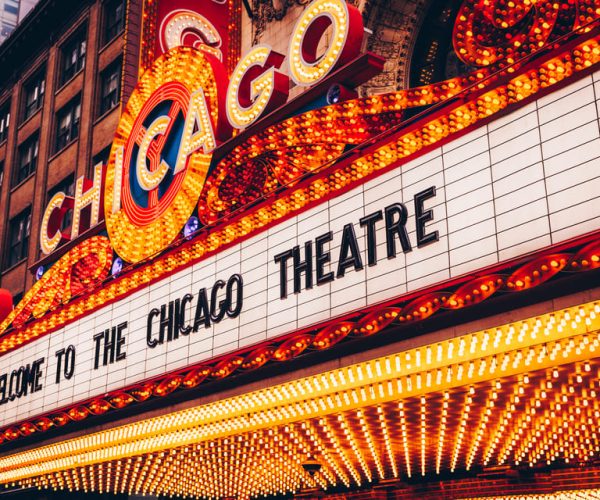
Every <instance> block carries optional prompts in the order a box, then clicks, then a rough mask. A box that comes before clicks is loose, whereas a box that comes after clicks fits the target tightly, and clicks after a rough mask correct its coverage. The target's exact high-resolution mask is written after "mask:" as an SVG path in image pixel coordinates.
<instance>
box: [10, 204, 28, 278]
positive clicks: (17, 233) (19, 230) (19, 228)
mask: <svg viewBox="0 0 600 500" xmlns="http://www.w3.org/2000/svg"><path fill="white" fill-rule="evenodd" d="M30 231H31V207H28V208H26V209H25V210H23V212H21V213H20V214H19V215H17V216H16V217H13V218H12V219H11V220H10V222H9V225H8V241H7V245H6V246H7V247H8V248H7V250H8V251H7V252H6V254H5V255H6V257H5V259H4V268H5V269H8V268H9V267H12V266H14V265H15V264H17V263H18V262H21V261H22V260H23V259H26V258H27V250H28V247H29V233H30Z"/></svg>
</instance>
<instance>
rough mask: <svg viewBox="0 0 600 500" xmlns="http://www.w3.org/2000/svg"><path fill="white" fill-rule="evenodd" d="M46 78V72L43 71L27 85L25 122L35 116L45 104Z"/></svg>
mask: <svg viewBox="0 0 600 500" xmlns="http://www.w3.org/2000/svg"><path fill="white" fill-rule="evenodd" d="M45 76H46V75H45V70H42V71H40V72H39V73H38V74H36V75H35V76H34V77H33V78H32V79H31V80H29V81H28V82H27V83H26V84H25V106H24V107H25V109H24V113H23V119H24V120H27V118H29V117H30V116H31V115H33V114H34V113H35V112H36V111H37V110H38V109H40V108H41V107H42V104H43V103H44V92H45V90H46V78H45Z"/></svg>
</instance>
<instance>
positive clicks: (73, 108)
mask: <svg viewBox="0 0 600 500" xmlns="http://www.w3.org/2000/svg"><path fill="white" fill-rule="evenodd" d="M80 118H81V96H77V97H76V98H75V99H73V100H72V101H70V102H69V103H67V105H66V106H65V107H64V108H62V109H61V110H60V111H59V112H58V113H57V114H56V145H55V148H54V152H55V153H56V152H58V151H60V150H61V149H63V148H64V147H65V146H66V145H67V144H70V143H71V142H72V141H74V140H75V139H77V136H78V135H79V120H80Z"/></svg>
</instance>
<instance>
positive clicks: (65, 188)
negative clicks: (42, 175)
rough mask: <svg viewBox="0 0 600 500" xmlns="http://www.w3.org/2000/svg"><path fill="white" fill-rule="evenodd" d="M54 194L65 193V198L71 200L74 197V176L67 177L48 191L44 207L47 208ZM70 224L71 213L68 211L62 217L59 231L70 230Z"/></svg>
mask: <svg viewBox="0 0 600 500" xmlns="http://www.w3.org/2000/svg"><path fill="white" fill-rule="evenodd" d="M56 193H65V194H66V195H67V196H70V197H71V198H73V197H74V196H75V175H74V174H71V175H69V176H68V177H66V178H65V179H63V180H62V181H60V182H59V183H58V184H57V185H56V186H54V187H53V188H52V189H51V190H50V191H48V199H47V200H46V206H48V203H49V202H50V199H51V198H52V197H53V196H54V195H55V194H56ZM71 222H73V211H72V210H69V211H68V212H67V213H66V214H65V216H64V217H63V220H62V224H61V226H60V230H61V231H65V230H67V229H68V228H70V227H71Z"/></svg>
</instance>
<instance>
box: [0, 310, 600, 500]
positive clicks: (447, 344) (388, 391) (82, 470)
mask: <svg viewBox="0 0 600 500" xmlns="http://www.w3.org/2000/svg"><path fill="white" fill-rule="evenodd" d="M599 354H600V302H599V301H594V302H584V303H580V304H579V305H576V306H573V307H568V308H564V309H558V310H555V311H551V312H547V313H545V314H540V315H537V316H530V317H527V318H525V319H522V320H519V321H514V322H512V323H507V324H498V325H497V326H495V327H492V328H487V329H486V330H480V331H474V332H472V333H468V334H466V335H462V336H458V337H454V338H449V339H447V340H440V341H436V342H434V343H429V344H428V345H424V346H419V347H414V348H412V349H407V350H402V352H400V353H398V354H394V353H392V354H389V355H386V356H383V357H379V358H376V359H372V360H370V361H365V362H360V363H358V364H353V365H348V366H344V367H340V368H338V369H335V370H331V371H328V372H323V373H320V374H318V375H312V376H309V377H304V378H298V379H296V380H292V381H290V382H286V383H283V384H280V385H275V386H271V387H267V388H264V389H261V390H257V391H254V392H247V393H244V394H240V395H237V396H233V397H230V398H228V399H223V400H219V401H216V402H211V403H208V404H203V405H201V406H195V407H192V408H188V409H185V410H181V411H177V412H173V413H168V414H165V415H161V416H158V417H154V418H150V419H143V420H140V421H137V422H132V423H129V424H126V425H123V426H120V427H115V428H111V429H108V430H102V431H100V432H96V433H94V434H88V435H85V436H81V437H77V438H74V439H69V440H66V441H63V442H57V443H55V444H51V445H47V446H43V447H40V448H34V449H31V450H28V451H24V452H20V453H16V454H13V455H11V456H6V457H3V458H2V459H0V471H1V472H0V480H1V482H2V483H5V484H7V485H9V484H13V485H14V486H17V485H18V486H24V487H40V488H54V489H59V490H60V489H64V490H77V491H97V492H115V493H117V492H129V493H142V494H153V495H158V494H162V495H180V496H184V497H185V496H186V495H187V496H191V497H203V498H204V497H209V498H210V497H212V498H214V497H220V498H223V497H237V498H248V497H256V496H259V495H261V496H262V495H274V494H283V493H290V492H296V493H300V492H302V491H303V490H307V489H311V488H319V490H320V491H329V492H333V491H340V490H357V489H362V488H366V489H370V488H373V487H380V488H384V489H385V488H393V489H397V490H398V493H397V494H401V493H402V491H405V492H406V495H408V497H410V495H411V494H415V492H416V491H417V490H418V489H419V488H421V489H422V490H423V491H422V493H423V494H426V493H427V491H429V490H430V493H431V495H432V496H431V498H439V495H440V494H441V493H440V491H441V490H436V488H439V485H440V484H442V483H440V481H445V482H447V481H451V483H449V484H450V485H452V486H447V487H446V488H450V489H452V488H458V490H456V491H454V490H453V491H454V493H452V497H453V498H454V497H456V495H457V494H460V496H463V495H464V497H473V496H481V494H482V493H483V491H484V490H482V489H481V488H482V487H483V486H482V485H486V484H488V485H489V484H492V483H493V484H503V483H506V484H507V485H509V486H510V485H512V486H510V488H509V489H506V488H508V486H507V487H506V488H504V487H503V490H502V491H503V492H507V494H508V492H513V491H514V492H515V494H517V493H518V492H519V491H521V492H523V491H525V492H529V493H532V492H534V491H537V492H538V493H548V492H550V491H559V490H560V491H563V490H576V489H578V488H581V487H583V485H585V487H586V488H592V487H593V486H594V485H596V486H598V484H596V483H598V479H597V472H594V471H595V469H594V467H593V465H594V464H595V463H596V462H597V460H598V456H599V453H600V442H599V439H598V433H597V428H596V424H597V422H598V418H600V403H599V402H598V396H597V395H598V391H600V359H599V358H598V355H599ZM307 460H316V461H318V462H319V463H320V464H321V466H322V467H321V470H320V471H319V472H318V473H317V474H315V476H314V477H311V476H310V475H309V474H307V473H306V472H305V471H304V469H303V467H302V464H303V463H305V462H307ZM582 464H585V465H586V468H585V469H583V468H581V469H580V468H579V467H580V466H581V465H582ZM561 471H563V472H561ZM566 471H571V472H569V473H568V474H567V472H566ZM573 471H575V472H573ZM544 474H545V476H544ZM557 474H558V476H557ZM560 474H565V477H567V478H571V479H568V480H564V481H563V480H549V479H548V478H552V477H561V476H560ZM577 474H579V475H580V476H578V475H577ZM590 474H591V476H590V478H591V479H589V480H585V481H583V479H582V477H583V476H582V475H590ZM536 477H538V478H541V477H546V479H545V480H539V481H536V479H535V478H536ZM198 478H202V480H201V481H199V480H198ZM594 478H595V479H594ZM490 481H492V483H490ZM498 481H499V482H500V483H498ZM582 481H583V482H582ZM494 482H496V483H494ZM475 483H476V484H475ZM579 483H581V484H579ZM424 484H426V485H427V487H425V486H424ZM536 484H537V486H536ZM436 485H437V486H436ZM461 485H462V486H461ZM544 485H545V486H544ZM415 488H416V489H415ZM461 488H463V489H461ZM464 488H466V489H464ZM469 488H471V489H469ZM519 488H521V489H520V490H519ZM544 488H546V489H544ZM548 488H550V489H548ZM435 491H438V493H435ZM444 491H446V490H444ZM461 491H462V493H460V492H461ZM469 491H471V493H469ZM475 492H477V494H475ZM495 493H498V491H496V492H495ZM307 494H309V496H310V495H313V494H315V493H314V491H313V492H312V493H310V492H308V493H307ZM419 494H420V495H421V493H419ZM573 494H574V495H578V494H579V493H573ZM582 494H583V495H584V496H574V497H573V498H594V496H593V495H595V494H597V492H596V493H594V492H593V491H589V492H587V493H582ZM436 495H438V496H436Z"/></svg>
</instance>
